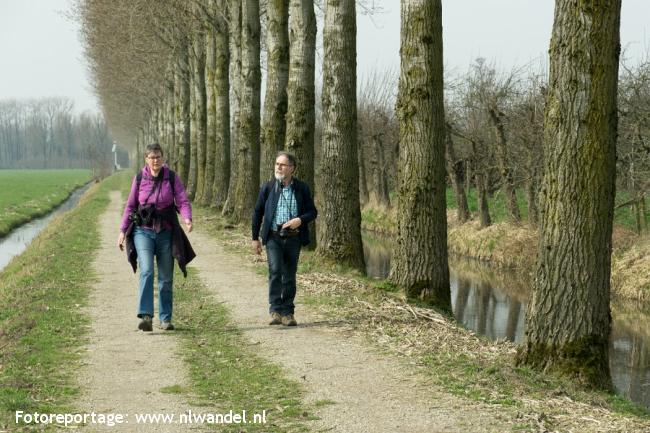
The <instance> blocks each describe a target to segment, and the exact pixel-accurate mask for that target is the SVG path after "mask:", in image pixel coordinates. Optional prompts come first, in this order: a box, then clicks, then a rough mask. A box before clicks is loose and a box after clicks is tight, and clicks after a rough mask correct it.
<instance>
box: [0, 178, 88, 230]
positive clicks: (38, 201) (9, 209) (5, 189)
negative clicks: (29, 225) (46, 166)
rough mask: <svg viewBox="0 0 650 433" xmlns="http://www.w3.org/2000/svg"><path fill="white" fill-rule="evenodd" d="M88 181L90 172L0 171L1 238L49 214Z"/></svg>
mask: <svg viewBox="0 0 650 433" xmlns="http://www.w3.org/2000/svg"><path fill="white" fill-rule="evenodd" d="M89 180H90V171H89V170H0V185H2V189H0V238H1V237H3V236H5V235H7V234H8V233H9V232H10V231H11V230H13V229H14V228H16V227H18V226H20V225H22V224H24V223H26V222H28V221H31V220H33V219H35V218H38V217H41V216H43V215H46V214H48V213H50V211H52V209H54V208H55V207H57V206H58V205H60V204H61V203H63V202H64V201H65V200H67V198H68V197H70V194H71V193H72V191H74V190H75V189H76V188H78V187H80V186H82V185H83V184H85V183H86V182H88V181H89Z"/></svg>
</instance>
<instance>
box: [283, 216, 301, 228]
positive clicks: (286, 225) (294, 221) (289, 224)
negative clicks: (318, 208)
mask: <svg viewBox="0 0 650 433" xmlns="http://www.w3.org/2000/svg"><path fill="white" fill-rule="evenodd" d="M301 224H302V220H301V219H300V218H294V219H292V220H289V221H287V222H286V223H284V224H282V228H283V229H292V230H295V229H297V228H298V227H300V225H301Z"/></svg>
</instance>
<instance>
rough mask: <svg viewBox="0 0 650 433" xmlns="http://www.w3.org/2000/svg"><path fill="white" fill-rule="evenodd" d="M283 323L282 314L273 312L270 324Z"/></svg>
mask: <svg viewBox="0 0 650 433" xmlns="http://www.w3.org/2000/svg"><path fill="white" fill-rule="evenodd" d="M281 323H282V316H280V313H276V312H273V313H271V321H270V322H269V325H279V324H281Z"/></svg>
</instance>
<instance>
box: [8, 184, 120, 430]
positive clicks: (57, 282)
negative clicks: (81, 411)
mask: <svg viewBox="0 0 650 433" xmlns="http://www.w3.org/2000/svg"><path fill="white" fill-rule="evenodd" d="M119 181H120V178H119V177H112V178H110V179H108V180H106V181H104V182H102V183H101V184H98V185H95V186H93V187H92V188H91V189H90V190H89V192H88V193H87V194H86V195H85V196H84V197H83V198H82V201H81V203H80V205H79V206H77V207H76V208H75V209H73V210H72V211H70V212H68V213H66V214H64V215H63V216H61V217H59V218H57V219H56V220H54V221H53V222H52V223H51V224H50V225H49V226H48V227H47V228H46V229H45V230H44V231H43V232H42V233H41V234H40V235H39V236H38V237H37V238H36V239H35V240H34V241H33V242H32V244H31V245H30V246H29V247H28V248H27V250H26V251H25V252H24V253H23V254H22V255H20V256H18V257H16V258H15V259H14V260H13V261H12V262H11V263H10V264H9V265H8V266H7V267H6V268H5V269H4V271H3V272H2V273H0V429H7V428H22V427H24V426H16V425H15V423H14V411H17V410H23V411H25V412H26V413H31V412H35V411H38V412H41V413H65V412H69V411H70V409H71V408H70V406H69V404H70V403H71V401H72V398H73V397H74V396H75V395H76V393H77V388H76V386H75V385H74V383H75V380H74V375H75V372H76V369H77V366H78V361H79V359H80V349H81V347H82V345H83V344H84V342H85V335H86V326H87V324H88V323H89V320H88V318H87V317H86V316H84V315H83V314H82V313H81V309H82V308H83V307H84V306H85V305H86V303H87V298H88V293H89V290H90V286H91V284H92V282H93V278H94V277H93V275H92V274H91V273H90V272H89V271H88V257H89V256H91V255H92V253H93V251H94V250H95V249H96V248H97V246H98V242H99V233H98V226H97V215H98V214H100V213H102V212H103V211H104V209H105V208H106V206H107V205H108V202H109V199H108V191H110V190H111V189H114V188H115V185H116V184H117V183H119Z"/></svg>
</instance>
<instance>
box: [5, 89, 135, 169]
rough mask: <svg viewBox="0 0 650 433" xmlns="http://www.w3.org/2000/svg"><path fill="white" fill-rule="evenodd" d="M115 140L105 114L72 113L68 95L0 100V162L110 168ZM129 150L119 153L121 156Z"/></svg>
mask: <svg viewBox="0 0 650 433" xmlns="http://www.w3.org/2000/svg"><path fill="white" fill-rule="evenodd" d="M112 145H113V140H112V138H111V135H110V133H109V131H108V128H107V126H106V123H105V122H104V120H103V117H102V116H101V115H98V114H89V113H83V114H80V115H77V116H75V115H74V113H73V102H72V101H71V100H69V99H66V98H58V97H51V98H41V99H32V100H4V101H0V168H33V169H38V168H92V169H93V171H96V172H97V173H99V172H100V171H105V172H109V171H110V169H111V167H112V164H113V161H114V158H113V154H112V153H111V150H112ZM125 156H127V155H121V159H122V161H124V157H125Z"/></svg>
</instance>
